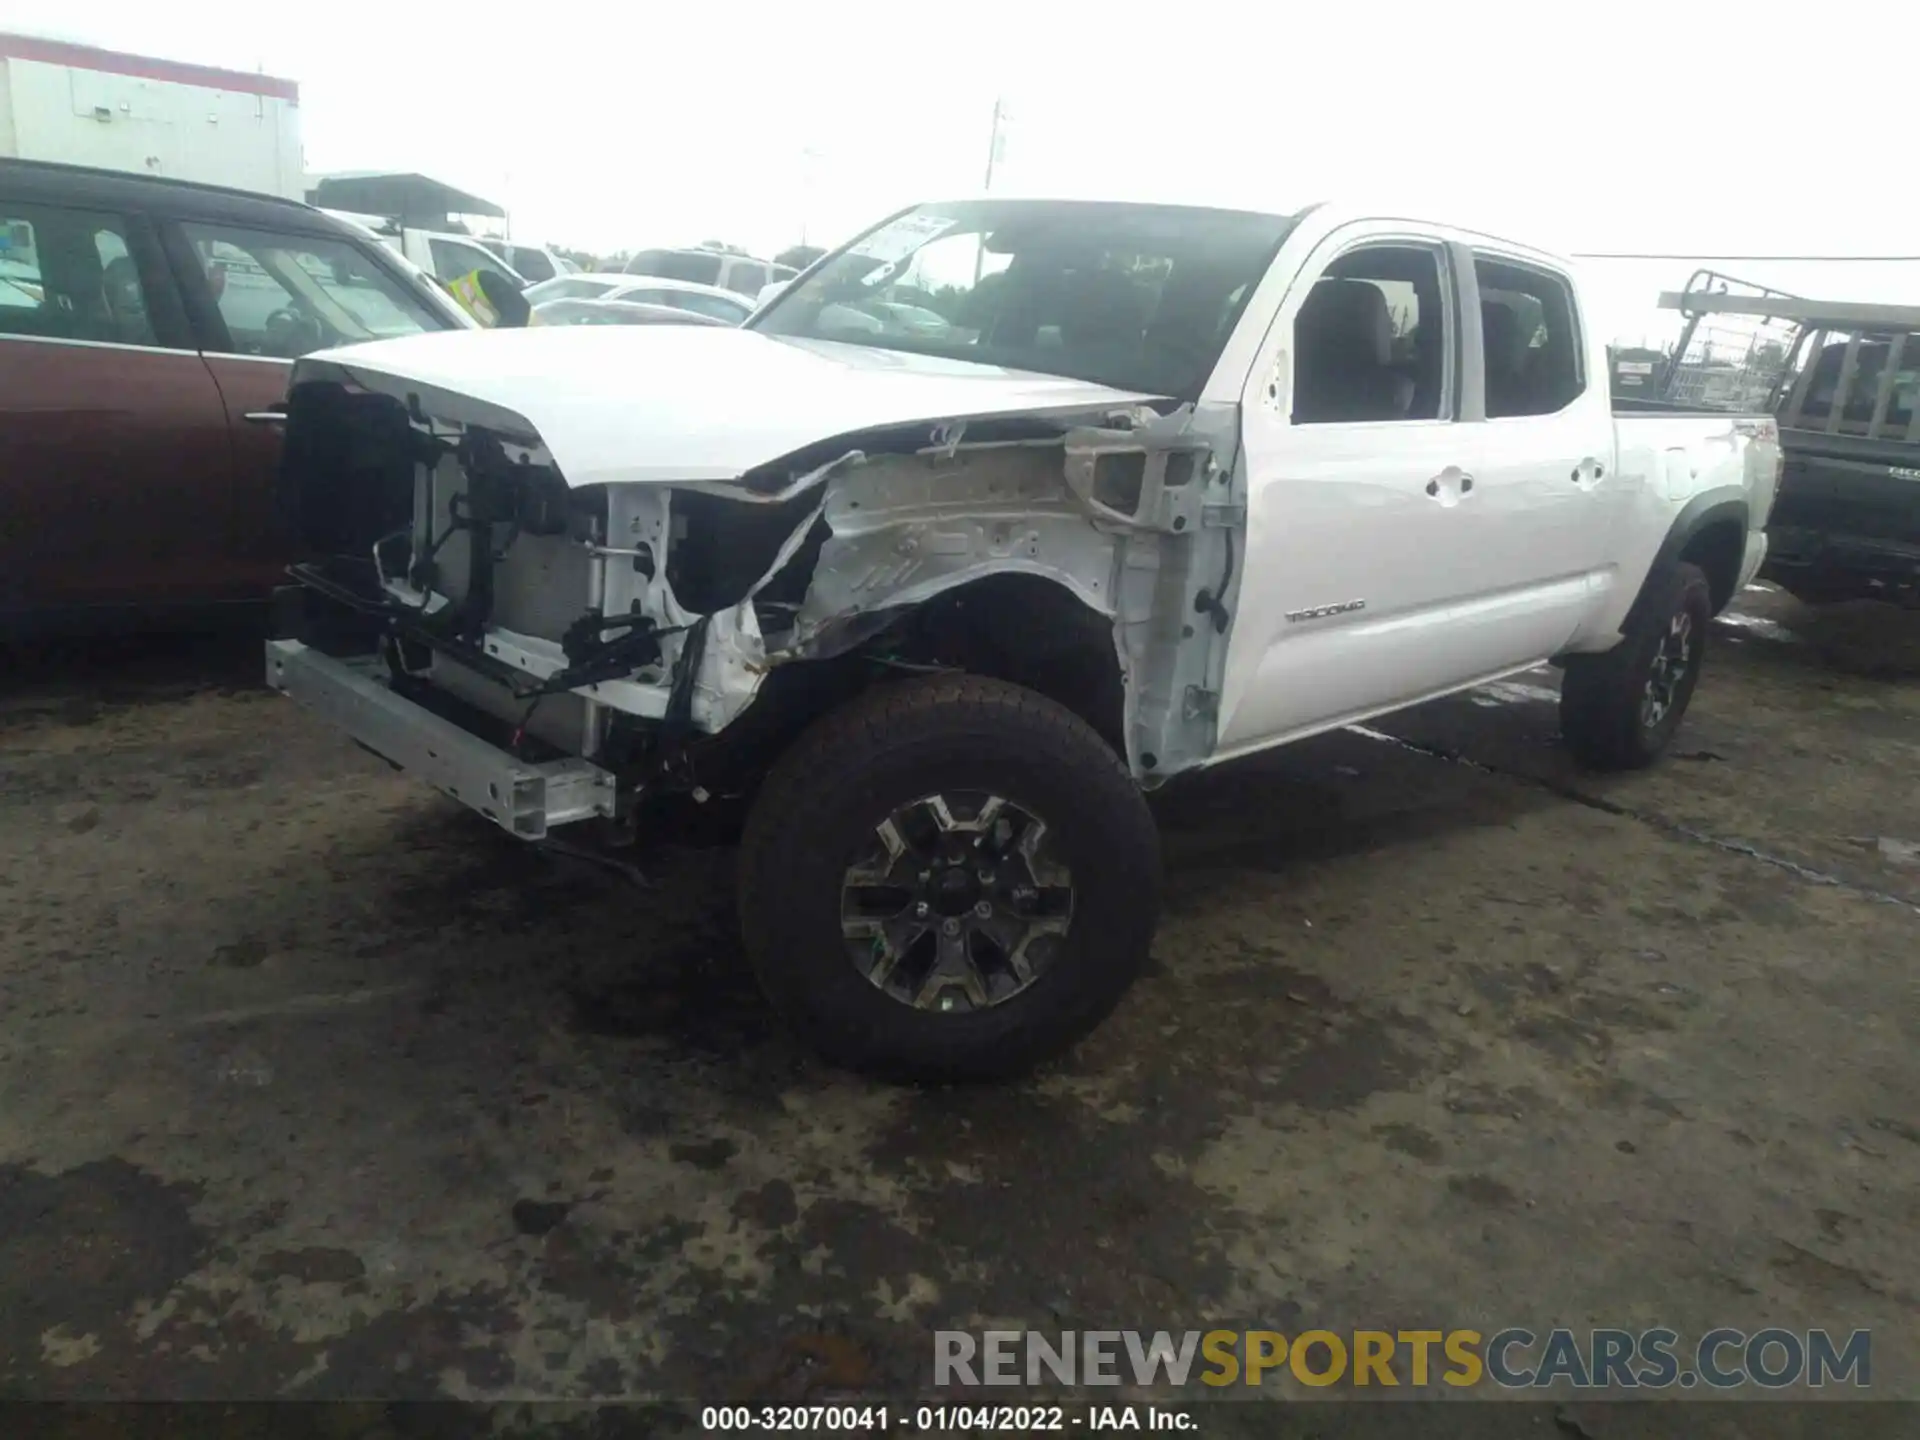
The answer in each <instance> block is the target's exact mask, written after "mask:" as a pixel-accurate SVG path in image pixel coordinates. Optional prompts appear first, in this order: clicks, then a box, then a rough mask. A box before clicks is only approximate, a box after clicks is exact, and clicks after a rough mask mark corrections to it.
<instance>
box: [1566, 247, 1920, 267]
mask: <svg viewBox="0 0 1920 1440" xmlns="http://www.w3.org/2000/svg"><path fill="white" fill-rule="evenodd" d="M1573 254H1574V258H1575V259H1576V260H1731V261H1733V262H1734V263H1735V264H1737V265H1750V264H1755V263H1767V264H1778V265H1789V264H1791V265H1861V264H1871V265H1920V255H1650V254H1641V253H1639V252H1636V251H1630V250H1576V251H1574V252H1573Z"/></svg>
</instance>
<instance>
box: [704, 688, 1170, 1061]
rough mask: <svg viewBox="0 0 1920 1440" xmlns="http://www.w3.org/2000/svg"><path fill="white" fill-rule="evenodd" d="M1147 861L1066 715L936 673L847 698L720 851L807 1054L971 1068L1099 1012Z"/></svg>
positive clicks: (1151, 889)
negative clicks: (734, 872) (729, 852)
mask: <svg viewBox="0 0 1920 1440" xmlns="http://www.w3.org/2000/svg"><path fill="white" fill-rule="evenodd" d="M1159 871H1160V861H1159V841H1158V837H1157V835H1156V833H1155V830H1154V826H1153V819H1152V816H1151V815H1150V814H1149V812H1148V810H1147V806H1146V802H1145V800H1144V799H1143V798H1142V796H1141V794H1140V792H1139V789H1138V787H1137V786H1136V785H1135V784H1134V781H1133V778H1132V776H1130V775H1129V774H1128V773H1127V770H1126V767H1125V766H1124V765H1122V764H1121V763H1120V760H1119V758H1118V757H1117V756H1116V755H1115V754H1114V752H1113V750H1112V749H1111V748H1110V747H1109V746H1108V745H1107V744H1106V743H1105V742H1104V741H1102V740H1101V738H1100V737H1099V735H1098V734H1097V733H1095V731H1094V730H1093V729H1092V728H1091V727H1090V726H1089V725H1087V723H1086V722H1085V721H1083V720H1081V719H1080V718H1079V717H1078V716H1076V715H1074V714H1073V713H1072V712H1071V711H1068V710H1066V709H1065V708H1063V707H1061V706H1059V705H1057V704H1055V703H1054V702H1052V701H1050V700H1047V699H1045V698H1043V697H1042V696H1039V695H1037V694H1034V693H1033V692H1032V691H1029V690H1023V689H1021V688H1020V687H1018V686H1014V685H1009V684H1006V683H1005V682H1002V681H998V680H987V679H982V678H979V677H975V676H946V677H941V678H939V679H935V680H930V681H921V682H914V683H910V684H903V685H894V686H888V687H886V688H884V689H882V690H877V691H874V692H872V693H870V694H868V695H866V696H863V697H861V698H860V699H858V700H856V701H854V702H853V703H852V704H850V705H848V706H846V707H845V708H844V709H842V710H839V711H835V712H834V713H832V714H829V715H828V716H826V717H825V718H824V719H822V720H820V721H819V722H817V723H816V724H815V726H814V727H813V728H812V729H811V730H810V731H808V732H807V733H806V734H805V735H803V736H802V737H801V738H800V739H799V741H798V742H796V744H795V745H794V747H793V748H792V749H791V750H790V751H789V752H788V753H787V755H786V756H785V757H784V758H783V759H782V761H781V763H780V764H779V765H778V766H777V767H776V768H775V770H774V772H773V774H772V775H771V776H769V777H768V780H767V783H766V785H765V787H764V788H763V789H762V791H761V793H760V796H759V799H758V801H757V802H756V804H755V807H754V811H753V814H752V815H751V817H750V818H749V821H748V825H747V834H746V840H745V843H744V845H743V846H742V849H741V857H740V894H739V906H740V920H741V928H742V932H743V934H744V936H745V939H746V946H747V953H748V956H749V959H750V960H751V962H752V965H753V968H754V971H755V974H756V975H757V977H758V978H759V981H760V984H761V987H762V988H763V989H764V990H765V992H766V994H767V996H768V998H769V999H770V1000H771V1001H772V1003H773V1004H774V1006H775V1008H776V1009H778V1010H779V1011H780V1012H781V1014H782V1015H783V1016H784V1017H785V1019H786V1020H787V1022H788V1023H789V1025H790V1026H791V1027H792V1028H793V1029H794V1030H795V1031H796V1032H798V1033H799V1035H800V1036H801V1037H802V1038H803V1039H804V1040H806V1041H807V1042H808V1043H809V1044H811V1045H812V1046H813V1047H814V1048H816V1049H818V1050H819V1051H820V1052H821V1053H822V1054H824V1055H825V1056H826V1057H827V1058H829V1059H831V1060H833V1061H835V1062H837V1063H840V1064H845V1065H849V1066H852V1067H855V1068H858V1069H864V1070H871V1071H876V1072H879V1073H883V1074H888V1075H892V1076H895V1077H899V1078H909V1079H921V1080H947V1079H974V1078H987V1077H993V1076H1001V1075H1007V1074H1012V1073H1017V1072H1018V1071H1021V1070H1024V1069H1026V1068H1028V1067H1030V1066H1031V1065H1033V1064H1035V1063H1036V1062H1038V1061H1040V1060H1043V1059H1046V1058H1047V1057H1049V1056H1052V1055H1055V1054H1057V1053H1059V1052H1060V1051H1062V1050H1064V1049H1066V1048H1067V1047H1069V1046H1070V1045H1072V1044H1073V1042H1074V1041H1076V1040H1077V1039H1079V1038H1080V1037H1081V1036H1082V1035H1084V1034H1085V1033H1086V1032H1087V1031H1088V1030H1090V1029H1092V1028H1093V1027H1094V1026H1095V1025H1096V1024H1098V1023H1099V1021H1100V1020H1101V1019H1102V1018H1103V1017H1104V1016H1105V1015H1106V1014H1107V1012H1108V1011H1110V1010H1111V1009H1112V1008H1113V1006H1114V1004H1115V1003H1116V1002H1117V1001H1118V1000H1119V998H1120V996H1121V994H1122V993H1124V991H1125V990H1126V988H1127V986H1128V984H1130V983H1131V981H1132V980H1133V978H1134V977H1135V975H1137V974H1138V972H1139V970H1140V967H1141V965H1142V963H1143V962H1144V961H1145V959H1146V955H1147V950H1148V947H1149V945H1150V943H1151V940H1152V936H1153V928H1154V924H1155V922H1156V920H1157V918H1158V893H1159V880H1160V874H1159Z"/></svg>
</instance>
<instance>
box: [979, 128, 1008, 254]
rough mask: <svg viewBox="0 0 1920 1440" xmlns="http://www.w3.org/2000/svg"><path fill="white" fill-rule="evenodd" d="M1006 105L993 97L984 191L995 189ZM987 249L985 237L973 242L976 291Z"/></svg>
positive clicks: (982, 187) (982, 236) (982, 186)
mask: <svg viewBox="0 0 1920 1440" xmlns="http://www.w3.org/2000/svg"><path fill="white" fill-rule="evenodd" d="M1006 103H1007V102H1006V99H1005V97H1003V96H999V95H996V96H994V97H993V133H992V134H991V135H990V136H988V138H987V178H986V181H985V183H983V184H982V185H981V187H980V188H981V189H982V190H991V189H993V164H994V161H996V160H998V159H999V158H1000V122H1001V120H1002V119H1004V118H1005V112H1006ZM986 247H987V237H986V236H985V235H981V236H979V237H978V238H976V239H975V240H974V242H973V284H974V288H975V289H978V288H979V286H980V269H981V266H982V265H983V264H984V263H985V261H986V258H987V248H986Z"/></svg>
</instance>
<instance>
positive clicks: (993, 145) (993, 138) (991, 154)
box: [980, 95, 1006, 190]
mask: <svg viewBox="0 0 1920 1440" xmlns="http://www.w3.org/2000/svg"><path fill="white" fill-rule="evenodd" d="M1005 104H1006V101H1005V100H1004V99H1003V98H1002V97H1001V96H998V95H996V96H994V97H993V133H992V135H990V136H989V137H988V139H987V178H986V183H985V184H983V185H982V186H981V187H980V188H981V189H982V190H991V189H993V162H994V161H996V160H998V159H999V158H1000V120H1001V111H1002V108H1003V107H1004V106H1005Z"/></svg>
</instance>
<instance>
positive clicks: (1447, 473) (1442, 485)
mask: <svg viewBox="0 0 1920 1440" xmlns="http://www.w3.org/2000/svg"><path fill="white" fill-rule="evenodd" d="M1472 493H1473V476H1471V475H1469V474H1468V473H1467V472H1466V471H1464V470H1462V469H1461V468H1460V467H1459V466H1458V465H1449V466H1447V468H1446V469H1444V470H1442V471H1441V472H1440V473H1439V474H1438V475H1436V476H1434V477H1433V478H1432V479H1431V480H1429V481H1427V494H1428V495H1430V496H1432V497H1433V498H1434V499H1435V500H1438V501H1439V502H1440V503H1441V504H1442V505H1445V506H1448V507H1452V506H1454V505H1458V504H1459V503H1460V500H1461V497H1462V496H1466V495H1471V494H1472Z"/></svg>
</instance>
